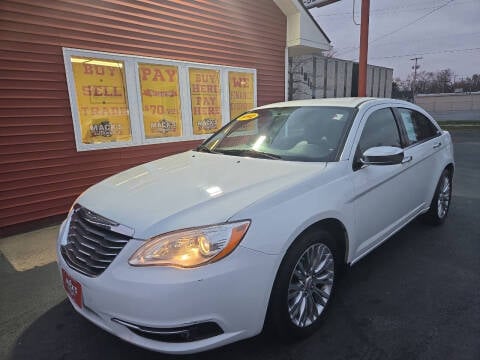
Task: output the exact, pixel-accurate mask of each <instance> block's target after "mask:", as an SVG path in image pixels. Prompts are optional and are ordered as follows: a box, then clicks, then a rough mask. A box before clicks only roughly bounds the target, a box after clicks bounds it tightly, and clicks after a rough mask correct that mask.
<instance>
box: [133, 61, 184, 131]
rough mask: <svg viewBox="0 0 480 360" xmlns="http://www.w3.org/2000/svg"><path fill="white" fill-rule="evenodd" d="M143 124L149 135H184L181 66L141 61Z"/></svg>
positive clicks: (139, 68)
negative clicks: (180, 86)
mask: <svg viewBox="0 0 480 360" xmlns="http://www.w3.org/2000/svg"><path fill="white" fill-rule="evenodd" d="M138 73H139V77H140V91H141V94H142V105H143V125H144V128H145V137H146V138H147V139H152V138H162V137H171V136H175V137H177V136H181V135H182V115H181V113H182V112H181V107H180V88H179V85H178V68H177V67H176V66H168V65H154V64H139V66H138Z"/></svg>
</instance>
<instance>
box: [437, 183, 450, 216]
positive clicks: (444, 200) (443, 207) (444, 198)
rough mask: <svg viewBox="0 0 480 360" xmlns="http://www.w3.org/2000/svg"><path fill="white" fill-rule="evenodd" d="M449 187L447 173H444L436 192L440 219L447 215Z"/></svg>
mask: <svg viewBox="0 0 480 360" xmlns="http://www.w3.org/2000/svg"><path fill="white" fill-rule="evenodd" d="M450 188H451V185H450V178H449V177H448V175H445V176H444V177H443V180H442V185H441V186H440V192H439V194H438V201H437V211H438V217H439V218H440V219H442V218H444V217H445V216H446V215H447V211H448V206H449V205H450V196H451V193H450Z"/></svg>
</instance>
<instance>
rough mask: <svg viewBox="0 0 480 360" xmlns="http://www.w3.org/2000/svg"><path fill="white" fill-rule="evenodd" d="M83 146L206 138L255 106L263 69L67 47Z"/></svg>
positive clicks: (74, 108) (68, 71)
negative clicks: (259, 72)
mask: <svg viewBox="0 0 480 360" xmlns="http://www.w3.org/2000/svg"><path fill="white" fill-rule="evenodd" d="M63 55H64V61H65V70H66V75H67V83H68V91H69V95H70V105H71V109H72V118H73V125H74V130H75V141H76V145H77V150H78V151H84V150H96V149H108V148H116V147H125V146H137V145H146V144H154V143H164V142H172V141H187V140H202V139H205V138H206V137H207V136H208V135H209V134H211V133H213V132H215V131H216V130H218V129H220V128H221V127H222V126H223V125H225V124H226V123H228V122H229V121H230V120H231V119H232V118H234V117H236V116H238V115H239V114H241V113H243V112H245V111H247V110H249V109H251V108H252V107H255V106H256V70H255V69H247V68H237V67H230V66H221V65H212V64H200V63H191V62H185V61H174V60H167V59H155V58H147V57H140V56H131V55H120V54H110V53H104V52H98V51H88V50H78V49H67V48H64V49H63Z"/></svg>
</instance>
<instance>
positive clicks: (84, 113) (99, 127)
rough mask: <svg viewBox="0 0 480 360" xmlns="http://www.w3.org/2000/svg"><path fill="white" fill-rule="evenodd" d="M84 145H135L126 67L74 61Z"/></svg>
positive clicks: (100, 60) (104, 61) (78, 58)
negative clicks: (119, 143) (132, 143)
mask: <svg viewBox="0 0 480 360" xmlns="http://www.w3.org/2000/svg"><path fill="white" fill-rule="evenodd" d="M70 60H71V64H72V70H73V75H74V78H75V92H76V94H77V99H76V100H77V115H78V121H79V125H80V132H81V142H82V143H83V144H101V143H110V142H131V141H132V132H131V126H130V117H129V111H128V104H127V94H126V86H125V73H124V64H123V62H122V61H112V60H109V61H106V60H103V59H96V58H83V57H73V56H72V57H71V59H70Z"/></svg>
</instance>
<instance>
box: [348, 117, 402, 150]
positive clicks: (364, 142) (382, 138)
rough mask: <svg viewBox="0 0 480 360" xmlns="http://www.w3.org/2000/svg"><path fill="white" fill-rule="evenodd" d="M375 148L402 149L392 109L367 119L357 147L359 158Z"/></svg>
mask: <svg viewBox="0 0 480 360" xmlns="http://www.w3.org/2000/svg"><path fill="white" fill-rule="evenodd" d="M374 146H396V147H402V145H401V142H400V134H399V132H398V127H397V123H396V122H395V117H394V116H393V113H392V110H390V108H386V109H380V110H377V111H375V112H374V113H373V114H371V115H370V117H369V118H368V119H367V123H366V124H365V127H364V128H363V132H362V135H361V137H360V141H359V142H358V147H357V156H361V154H363V152H364V151H365V150H367V149H369V148H371V147H374Z"/></svg>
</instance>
